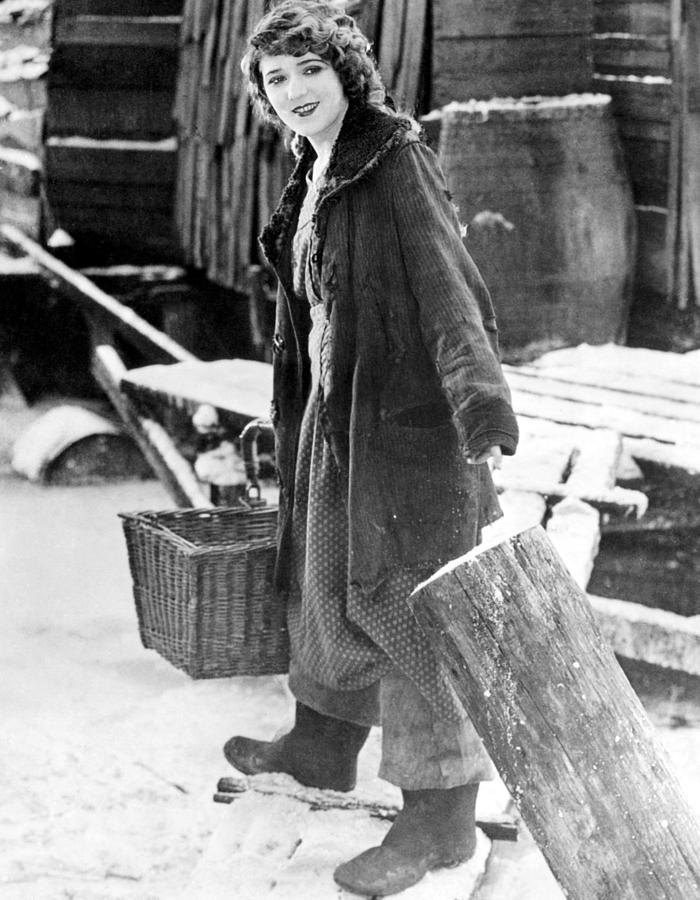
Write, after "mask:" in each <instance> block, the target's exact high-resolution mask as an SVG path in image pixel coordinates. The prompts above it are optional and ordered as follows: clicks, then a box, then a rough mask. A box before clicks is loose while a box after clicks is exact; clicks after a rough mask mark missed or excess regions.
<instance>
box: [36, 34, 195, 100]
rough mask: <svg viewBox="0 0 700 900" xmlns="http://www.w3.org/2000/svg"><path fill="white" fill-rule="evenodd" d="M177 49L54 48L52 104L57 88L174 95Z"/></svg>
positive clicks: (50, 76) (129, 47)
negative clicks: (53, 92) (134, 91)
mask: <svg viewBox="0 0 700 900" xmlns="http://www.w3.org/2000/svg"><path fill="white" fill-rule="evenodd" d="M177 65H178V48H177V47H140V46H137V45H136V46H126V47H121V46H117V47H115V46H112V45H110V44H107V45H105V46H97V47H94V46H83V45H78V46H73V45H65V44H64V45H62V46H58V47H55V48H54V50H53V52H52V54H51V67H50V68H49V73H48V90H49V102H51V94H52V91H53V90H54V89H55V88H58V87H67V88H69V87H72V88H73V89H74V90H75V89H78V91H84V90H88V89H91V90H95V89H97V90H106V89H107V88H110V89H122V90H123V89H124V88H132V89H133V88H140V89H142V90H146V91H148V92H150V91H155V90H168V91H170V93H171V94H172V93H173V91H174V89H175V80H176V77H177Z"/></svg>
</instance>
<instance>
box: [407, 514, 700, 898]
mask: <svg viewBox="0 0 700 900" xmlns="http://www.w3.org/2000/svg"><path fill="white" fill-rule="evenodd" d="M411 603H412V607H413V609H414V612H415V614H416V616H417V617H418V620H419V621H420V623H421V625H422V626H423V627H424V629H425V631H426V634H427V636H428V639H429V640H430V643H431V644H432V646H433V647H434V649H435V651H436V653H437V654H438V656H439V658H440V659H441V660H442V661H443V662H444V664H445V668H446V672H447V674H448V676H449V678H450V680H451V682H452V684H453V685H454V688H455V690H456V691H457V693H458V694H459V696H460V698H461V700H462V702H463V703H464V706H465V709H466V710H467V712H468V713H469V715H470V717H471V719H472V721H473V722H474V725H475V727H476V728H477V731H478V732H479V734H480V735H481V737H482V739H483V741H484V744H485V746H486V748H487V750H488V751H489V753H490V754H491V756H492V758H493V760H494V763H495V764H496V766H497V768H498V770H499V772H500V774H501V776H502V777H503V779H504V781H505V783H506V785H507V787H508V789H509V790H510V792H511V794H512V796H513V798H514V800H515V801H516V803H517V804H518V806H519V808H520V812H521V814H522V816H523V819H524V820H525V822H526V824H527V825H528V827H529V828H530V830H531V831H532V834H533V836H534V837H535V839H536V840H537V842H538V844H539V846H540V848H541V849H542V851H543V853H544V855H545V857H546V858H547V861H548V862H549V865H550V867H551V869H552V871H553V873H554V875H555V877H556V878H557V879H558V880H559V882H560V883H561V885H562V887H563V889H564V891H565V892H566V894H567V896H568V897H569V898H576V900H609V898H612V897H615V898H616V900H640V898H652V897H653V898H655V900H661V898H665V900H687V898H688V897H694V896H698V895H699V892H700V826H699V825H698V822H697V820H696V819H695V817H694V815H693V813H692V811H691V809H690V807H689V806H688V804H687V802H686V800H685V798H684V797H683V794H682V791H681V787H680V785H679V783H678V781H677V777H676V775H675V774H674V773H673V771H672V769H671V767H670V763H669V761H668V759H667V757H666V754H665V752H664V750H663V748H662V747H661V744H660V742H659V740H658V738H657V736H656V734H655V731H654V728H653V726H652V724H651V723H650V721H649V719H648V718H647V716H646V714H645V712H644V709H643V707H642V705H641V703H640V702H639V700H638V698H637V697H636V695H635V694H634V691H633V690H632V688H631V687H630V685H629V682H628V681H627V680H626V678H625V676H624V674H623V673H622V670H621V669H620V667H619V665H618V663H617V661H616V660H615V656H614V654H613V651H612V649H611V648H610V646H609V645H608V644H607V642H606V641H605V640H604V639H603V637H602V636H601V633H600V631H599V630H598V627H597V625H596V622H595V618H594V614H593V611H592V609H591V606H590V603H589V602H588V600H587V599H586V596H585V594H584V593H583V592H582V591H581V589H580V588H579V587H578V586H577V585H576V583H575V582H574V581H573V579H572V578H571V577H570V575H569V573H568V572H567V570H566V567H565V566H564V564H563V563H562V561H561V560H560V558H559V557H558V555H557V553H556V551H555V550H554V548H553V546H552V544H551V542H550V541H549V539H548V537H547V535H546V533H545V532H544V530H543V529H542V528H541V527H540V526H536V527H535V528H531V529H529V530H527V531H524V532H521V533H520V534H518V535H515V536H513V537H511V538H509V539H508V540H506V541H504V542H502V543H501V544H498V545H496V546H494V547H490V548H485V549H484V548H477V550H475V551H472V553H470V554H467V556H465V557H462V558H461V559H459V560H456V561H455V562H453V563H451V564H449V565H448V566H446V567H444V568H443V569H441V570H440V571H439V572H437V573H436V574H435V575H434V576H433V577H432V578H431V579H430V580H429V581H427V582H425V583H424V584H423V585H420V586H419V588H417V590H416V592H415V593H414V594H413V596H412V600H411Z"/></svg>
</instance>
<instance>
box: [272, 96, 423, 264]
mask: <svg viewBox="0 0 700 900" xmlns="http://www.w3.org/2000/svg"><path fill="white" fill-rule="evenodd" d="M408 135H413V138H409V139H414V140H419V139H420V130H419V128H418V126H417V124H416V123H415V122H414V121H413V120H412V119H409V118H406V117H402V116H395V115H392V114H391V113H387V112H384V111H383V110H381V109H378V108H377V107H374V106H359V105H356V104H351V105H350V106H349V107H348V110H347V112H346V113H345V118H344V120H343V124H342V127H341V129H340V134H339V135H338V139H337V140H336V142H335V145H334V147H333V152H332V153H331V158H330V161H329V163H328V174H327V177H326V179H325V183H324V185H323V188H322V191H321V194H320V196H319V200H318V205H319V206H320V205H321V204H322V203H323V202H324V201H325V200H326V199H327V198H328V197H330V196H331V195H332V194H335V193H337V192H338V191H340V190H342V189H344V188H345V187H347V185H349V184H352V182H354V181H357V180H358V179H359V178H363V177H365V176H366V175H367V174H369V173H370V172H372V171H374V169H376V168H377V166H379V164H380V163H381V162H382V160H383V159H384V157H385V156H386V155H387V153H389V152H390V151H391V150H392V149H393V148H394V147H395V146H397V145H398V144H400V143H402V142H404V141H405V140H406V139H407V136H408ZM314 159H315V154H314V151H313V148H312V147H311V144H310V143H309V142H308V141H307V140H306V139H304V140H303V141H302V142H301V152H300V154H299V157H298V159H297V163H296V166H295V167H294V171H293V172H292V174H291V176H290V178H289V181H288V182H287V185H286V187H285V189H284V191H283V193H282V197H281V198H280V202H279V204H278V206H277V209H276V210H275V211H274V213H273V214H272V216H271V218H270V221H269V223H268V225H267V226H266V227H265V228H264V229H263V231H262V234H261V235H260V245H261V247H262V249H263V252H264V254H265V256H266V258H267V260H268V262H269V263H270V265H272V266H273V267H275V268H276V267H277V265H278V263H279V260H280V257H281V255H282V251H283V249H284V247H285V244H286V242H287V240H288V238H289V231H290V228H291V226H292V224H293V223H294V222H295V221H296V211H297V210H298V208H299V206H300V204H301V202H302V199H303V196H304V191H305V189H306V185H305V181H306V173H307V172H308V170H309V169H310V167H311V165H312V164H313V160H314Z"/></svg>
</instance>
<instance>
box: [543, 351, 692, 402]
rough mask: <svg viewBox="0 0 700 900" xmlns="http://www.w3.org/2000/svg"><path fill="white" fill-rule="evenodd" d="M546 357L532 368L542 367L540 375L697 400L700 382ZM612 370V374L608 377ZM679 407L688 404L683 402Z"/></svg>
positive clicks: (666, 397) (657, 396) (661, 397)
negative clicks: (567, 362) (670, 378)
mask: <svg viewBox="0 0 700 900" xmlns="http://www.w3.org/2000/svg"><path fill="white" fill-rule="evenodd" d="M596 349H597V348H596ZM635 349H637V348H635ZM546 359H547V357H541V358H540V359H539V360H536V361H535V363H534V366H533V368H534V369H536V370H539V371H541V372H542V374H543V375H547V376H548V377H550V378H556V379H557V381H562V382H565V383H567V384H578V385H588V386H590V387H603V388H606V389H608V390H609V389H610V388H609V385H610V384H611V383H613V384H614V385H615V392H621V393H629V394H636V395H639V396H641V397H650V398H654V399H656V400H671V401H673V402H675V403H681V404H693V405H698V404H700V385H695V384H687V383H684V382H682V381H673V380H666V379H665V378H664V376H663V375H662V374H658V375H657V374H655V373H654V372H653V371H647V372H642V373H641V374H637V375H635V374H633V373H632V372H630V371H626V370H625V369H624V363H622V364H621V365H620V368H619V369H616V368H614V365H613V364H612V363H611V364H610V368H606V366H605V365H604V364H603V365H600V366H599V367H596V368H594V367H592V366H591V367H590V368H587V367H586V366H585V363H584V364H582V365H581V366H576V365H575V364H574V363H573V361H572V362H571V364H568V365H559V364H557V363H556V362H555V359H556V357H555V356H554V355H553V356H552V357H551V360H552V362H551V364H547V362H546ZM613 372H614V373H615V374H614V378H611V374H612V373H613ZM681 409H687V407H686V406H685V405H684V406H682V407H681Z"/></svg>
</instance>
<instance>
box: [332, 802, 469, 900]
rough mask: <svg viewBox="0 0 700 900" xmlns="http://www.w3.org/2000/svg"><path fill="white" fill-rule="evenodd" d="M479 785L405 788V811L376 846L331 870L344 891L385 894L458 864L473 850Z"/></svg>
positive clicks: (404, 888)
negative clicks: (429, 873)
mask: <svg viewBox="0 0 700 900" xmlns="http://www.w3.org/2000/svg"><path fill="white" fill-rule="evenodd" d="M478 790H479V785H478V784H465V785H462V786H460V787H454V788H448V789H445V790H423V791H403V792H402V793H403V798H404V804H403V809H402V810H401V812H399V814H398V815H397V817H396V819H395V820H394V823H393V825H392V826H391V828H390V829H389V831H388V832H387V833H386V836H385V838H384V840H383V841H382V844H381V846H380V847H372V848H370V849H369V850H365V852H364V853H360V855H359V856H356V857H355V858H354V859H351V860H350V861H349V862H346V863H343V864H342V865H341V866H338V868H337V869H336V870H335V872H334V875H333V877H334V878H335V880H336V882H337V883H338V884H339V885H340V886H341V887H342V888H344V889H345V890H347V891H351V892H352V893H353V894H360V895H362V896H364V897H387V896H389V895H390V894H398V893H399V892H400V891H404V890H406V888H409V887H411V885H413V884H416V883H417V882H419V881H420V880H421V878H423V876H424V875H425V874H426V872H428V871H430V870H431V869H439V868H443V867H449V866H457V865H459V864H460V863H462V862H464V861H465V860H467V859H469V857H470V856H472V855H473V853H474V850H475V849H476V826H475V822H474V816H475V806H476V795H477V792H478Z"/></svg>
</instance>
